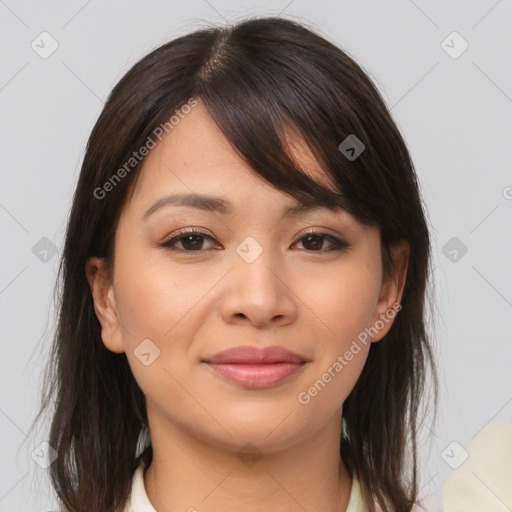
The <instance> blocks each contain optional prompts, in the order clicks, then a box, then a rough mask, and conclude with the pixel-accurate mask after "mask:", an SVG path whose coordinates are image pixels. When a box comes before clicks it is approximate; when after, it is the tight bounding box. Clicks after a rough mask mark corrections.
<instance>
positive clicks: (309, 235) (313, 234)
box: [158, 228, 353, 254]
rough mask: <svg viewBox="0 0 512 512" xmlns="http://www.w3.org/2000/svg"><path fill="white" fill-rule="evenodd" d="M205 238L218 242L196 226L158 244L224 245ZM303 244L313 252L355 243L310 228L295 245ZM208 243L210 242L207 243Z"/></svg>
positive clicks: (189, 249) (186, 247)
mask: <svg viewBox="0 0 512 512" xmlns="http://www.w3.org/2000/svg"><path fill="white" fill-rule="evenodd" d="M205 240H209V241H210V242H216V240H215V239H214V238H213V237H212V236H210V235H208V234H207V233H204V232H203V231H199V230H197V229H194V228H192V229H191V228H188V229H182V230H180V231H179V232H178V233H177V234H176V235H174V236H173V237H172V238H170V239H168V240H166V241H164V242H162V243H160V244H158V245H160V247H164V248H165V249H169V250H171V251H175V252H181V253H189V254H190V253H201V252H205V251H208V250H212V249H213V250H220V249H222V246H221V245H220V244H218V243H217V245H215V244H211V245H213V247H212V246H210V247H206V248H205ZM325 241H327V242H328V243H329V246H328V247H327V248H324V246H325V243H324V242H325ZM297 244H302V246H303V247H304V248H303V249H299V250H304V251H306V252H312V253H325V252H331V251H340V250H343V249H347V248H348V247H350V246H351V245H353V244H350V243H348V242H347V241H346V240H343V239H342V238H337V237H335V236H332V235H328V234H327V233H322V232H319V231H314V230H310V231H308V232H306V233H305V234H304V235H303V236H302V237H300V238H299V239H298V240H297V241H296V242H295V243H294V244H293V245H294V246H295V245H297ZM179 245H181V247H178V246H179ZM206 245H208V244H206Z"/></svg>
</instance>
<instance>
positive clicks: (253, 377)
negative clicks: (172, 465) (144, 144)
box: [87, 103, 407, 449]
mask: <svg viewBox="0 0 512 512" xmlns="http://www.w3.org/2000/svg"><path fill="white" fill-rule="evenodd" d="M290 140H291V142H292V143H294V144H295V156H296V158H297V160H298V162H299V163H300V164H302V165H303V167H304V169H306V170H307V172H308V173H310V174H311V175H312V176H314V177H316V179H318V180H319V181H321V182H323V183H327V182H326V179H325V177H324V176H323V173H322V172H321V171H320V169H319V168H318V166H317V165H316V162H315V160H314V159H313V158H312V157H311V155H310V154H309V153H308V152H307V151H306V150H305V149H304V148H305V147H304V146H303V145H302V144H301V142H300V141H299V140H298V139H296V138H295V139H294V138H291V139H290ZM177 195H182V196H186V197H187V198H188V199H186V200H185V199H181V200H180V201H176V202H170V201H169V202H164V201H163V200H164V198H167V197H171V196H177ZM206 195H207V196H208V197H209V198H210V199H209V200H208V201H206V200H202V199H201V198H202V196H206ZM212 198H215V200H214V201H213V200H212ZM103 200H104V201H108V196H107V197H106V198H105V199H103ZM155 205H157V206H155ZM158 205H160V206H159V207H158ZM194 205H195V207H194ZM293 206H297V203H296V201H295V199H293V198H292V197H290V196H287V195H285V194H284V193H282V192H281V191H279V190H277V189H275V188H273V187H272V186H270V185H269V184H267V183H266V182H264V181H263V180H262V179H261V178H260V177H258V176H257V175H256V174H255V173H254V172H253V171H252V170H251V169H250V168H249V167H248V165H247V164H246V163H244V162H243V161H242V160H241V159H240V158H239V157H238V156H237V155H236V154H235V152H234V151H233V150H232V148H231V147H230V145H229V144H228V142H227V141H226V139H224V137H223V136H222V134H221V133H220V131H219V130H218V129H217V128H216V126H215V125H214V124H213V122H212V121H211V120H210V119H209V117H208V115H207V114H206V111H205V110H204V108H203V107H202V105H201V103H199V104H198V106H196V107H195V108H193V109H192V111H191V112H190V113H189V114H188V115H187V116H186V117H184V118H183V119H181V120H180V122H179V124H178V125H177V126H175V127H174V129H173V130H172V131H171V132H170V134H169V135H168V136H166V137H165V138H164V139H163V140H162V142H161V143H159V144H158V145H157V146H156V147H155V148H154V149H152V150H151V152H150V154H149V155H148V157H147V158H146V161H145V164H144V167H143V169H142V171H141V175H140V177H139V180H138V182H137V184H136V186H135V189H134V193H133V196H132V198H131V200H130V201H129V202H127V204H126V205H125V207H124V210H123V212H122V215H121V218H120V221H119V225H118V229H117V232H116V238H115V260H114V275H113V280H112V281H111V282H109V281H108V280H106V279H105V277H104V276H103V277H102V273H101V272H97V270H98V269H101V267H100V264H101V261H100V260H98V259H97V258H91V259H90V260H89V262H88V265H87V275H88V278H89V282H90V284H91V287H92V288H93V295H94V299H95V310H96V313H97V315H98V318H99V319H100V322H101V324H102V339H103V342H104V344H105V345H106V347H107V348H108V349H109V350H111V351H113V352H117V353H122V352H125V353H126V357H127V359H128V362H129V364H130V367H131V369H132V371H133V374H134V377H135V379H136V380H137V382H138V384H139V386H140V387H141V389H142V391H143V392H144V394H145V396H146V400H147V407H148V416H149V419H150V425H151V423H152V422H153V424H155V423H156V422H158V423H159V424H161V425H162V424H168V425H169V426H172V427H173V428H178V429H180V430H182V431H186V432H188V433H190V434H191V435H194V436H196V437H198V438H201V439H204V440H207V441H208V442H209V443H217V444H219V445H224V446H227V445H229V446H233V447H235V448H236V447H240V446H243V445H244V444H245V443H246V442H248V441H251V442H252V443H254V444H255V445H256V446H258V447H260V448H261V449H263V448H272V447H274V448H276V447H279V446H284V445H292V444H293V443H296V442H299V441H300V440H301V439H304V438H306V437H307V436H310V435H312V434H314V433H315V432H319V431H320V429H323V428H325V427H326V426H327V425H329V424H331V425H334V424H336V425H337V426H336V428H338V426H339V422H340V421H341V414H339V413H340V412H341V408H342V404H343V401H344V400H345V398H346V397H347V396H348V394H349V393H350V391H351V390H352V388H353V386H354V385H355V383H356V381H357V379H358V377H359V375H360V373H361V371H362V368H363V366H364V363H365V360H366V357H367V355H368V351H369V348H370V343H371V342H375V341H378V340H380V339H381V338H382V337H383V336H384V334H385V333H386V332H387V331H388V330H389V328H390V327H391V324H392V318H393V316H394V313H395V310H394V309H393V308H392V305H393V303H395V301H397V300H398V301H399V300H400V296H401V290H402V287H403V279H404V277H405V271H406V253H407V250H406V249H404V251H403V252H402V253H398V252H397V254H398V255H399V258H398V259H397V261H399V263H400V261H402V263H403V264H402V271H401V274H400V275H399V276H398V279H397V280H391V281H389V283H388V282H385V283H384V284H383V283H382V267H381V252H380V239H379V231H378V229H377V228H373V227H367V226H364V225H363V224H361V223H360V222H358V221H357V220H356V219H355V218H353V217H352V216H351V215H349V214H347V213H346V212H343V211H330V210H328V209H327V208H325V207H320V208H317V209H314V210H310V211H303V212H298V213H297V212H295V214H293V213H288V214H285V212H286V210H287V209H288V208H290V207H293ZM184 229H186V230H188V231H194V232H197V233H198V234H194V235H190V233H189V234H188V235H187V233H183V232H182V230H184ZM310 231H312V232H314V233H315V235H311V233H310ZM169 240H170V242H168V243H167V241H169ZM336 241H339V242H336ZM345 242H346V243H345ZM164 243H165V244H166V245H165V246H164V245H163V244H164ZM400 254H402V256H403V258H402V260H400ZM386 314H387V316H386ZM376 325H377V328H376V327H375V326H376ZM371 327H372V328H373V330H372V331H366V332H365V329H369V328H371ZM378 327H380V329H378ZM376 331H378V332H377V333H376ZM368 332H371V333H372V334H368ZM240 347H245V348H247V347H250V348H253V349H256V350H255V351H254V353H251V352H249V353H247V352H243V351H242V352H240V353H238V354H234V355H232V357H227V356H226V357H224V358H222V357H221V356H218V355H219V354H220V353H221V352H222V351H225V350H228V349H237V348H240ZM268 347H281V348H282V349H285V350H286V351H290V352H291V353H293V354H294V356H295V358H294V357H288V356H289V354H288V355H283V354H282V353H281V352H279V351H274V352H272V351H268V352H265V353H264V355H266V356H268V359H265V358H263V359H262V358H261V357H260V356H261V355H262V354H263V352H260V351H258V349H267V348H268ZM251 356H252V357H256V359H255V360H253V359H250V357H251ZM215 357H219V359H217V361H218V363H217V364H216V363H215V359H214V358H215Z"/></svg>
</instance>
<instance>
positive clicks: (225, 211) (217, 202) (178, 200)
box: [142, 194, 342, 220]
mask: <svg viewBox="0 0 512 512" xmlns="http://www.w3.org/2000/svg"><path fill="white" fill-rule="evenodd" d="M168 206H185V207H188V208H195V209H198V210H203V211H208V212H216V213H219V214H221V215H230V214H232V213H233V212H234V207H233V204H232V203H230V202H229V201H227V200H225V199H222V198H221V197H216V196H211V195H200V194H171V195H168V196H165V197H162V198H161V199H159V200H158V201H156V202H155V203H154V204H153V205H152V206H150V207H149V208H148V209H147V210H146V212H145V213H144V215H143V216H142V220H146V219H147V218H148V217H149V216H150V215H152V214H153V213H155V212H156V211H157V210H160V209H161V208H164V207H168ZM321 208H326V209H328V210H331V211H338V210H340V209H342V208H341V207H340V206H326V205H324V204H321V203H316V202H313V203H309V204H304V203H299V202H297V203H295V204H293V205H290V206H286V207H285V208H284V209H283V217H297V216H299V215H303V214H305V213H308V212H310V211H312V210H317V209H321Z"/></svg>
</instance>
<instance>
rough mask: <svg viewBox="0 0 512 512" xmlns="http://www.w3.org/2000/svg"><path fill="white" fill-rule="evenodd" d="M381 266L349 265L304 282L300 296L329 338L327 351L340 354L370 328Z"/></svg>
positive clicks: (352, 263) (326, 343)
mask: <svg viewBox="0 0 512 512" xmlns="http://www.w3.org/2000/svg"><path fill="white" fill-rule="evenodd" d="M379 268H380V267H379V266H378V265H376V264H375V263H373V265H372V264H370V262H369V263H367V264H360V263H358V262H357V261H355V262H352V261H348V262H346V263H345V264H343V265H340V267H339V268H338V269H337V270H335V271H333V272H330V273H329V274H328V275H326V274H325V272H324V273H319V274H318V275H316V276H311V279H308V280H306V281H304V282H303V283H302V285H301V288H300V290H299V291H298V293H297V295H299V297H301V298H302V300H303V301H304V303H305V304H306V305H307V307H308V309H309V310H310V311H311V312H312V314H313V319H314V320H315V323H316V324H318V325H319V326H320V328H321V329H322V332H324V334H325V335H326V336H324V337H323V339H324V340H326V341H325V343H324V344H323V345H324V346H323V348H324V351H327V352H328V353H331V354H332V353H333V351H334V352H335V351H340V350H343V349H344V346H345V345H346V344H347V343H348V345H350V342H351V340H352V339H354V338H355V337H357V335H358V334H359V333H360V332H361V331H362V330H364V329H365V328H366V327H368V326H369V325H370V323H371V322H372V319H373V315H374V313H375V308H376V306H377V303H378V298H379V291H380V273H379Z"/></svg>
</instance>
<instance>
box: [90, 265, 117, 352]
mask: <svg viewBox="0 0 512 512" xmlns="http://www.w3.org/2000/svg"><path fill="white" fill-rule="evenodd" d="M85 274H86V276H87V281H88V282H89V286H90V288H91V293H92V298H93V301H94V312H95V313H96V316H97V317H98V320H99V322H100V324H101V339H102V340H103V344H104V345H105V346H106V347H107V348H108V349H109V350H110V351H111V352H115V353H117V354H121V353H123V352H124V344H123V338H122V332H121V324H120V322H119V319H118V314H117V307H116V301H115V296H114V286H113V284H112V283H111V280H110V278H109V277H108V275H107V273H106V271H105V261H104V259H103V258H97V257H96V256H93V257H91V258H89V259H88V260H87V261H86V263H85Z"/></svg>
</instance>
